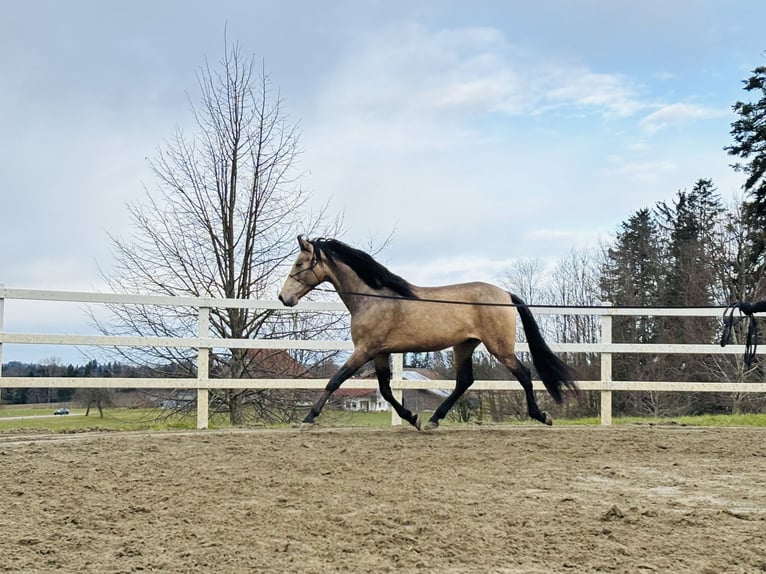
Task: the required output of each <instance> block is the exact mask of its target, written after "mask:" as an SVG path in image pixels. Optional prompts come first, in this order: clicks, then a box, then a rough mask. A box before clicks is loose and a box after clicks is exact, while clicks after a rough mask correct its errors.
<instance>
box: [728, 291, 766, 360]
mask: <svg viewBox="0 0 766 574" xmlns="http://www.w3.org/2000/svg"><path fill="white" fill-rule="evenodd" d="M743 308H744V309H745V311H746V312H745V313H743V312H742V311H743ZM749 310H750V307H749V306H747V305H744V304H743V303H742V302H740V301H737V302H736V303H732V304H731V305H729V306H728V307H726V309H725V310H724V312H723V331H722V332H721V346H722V347H725V346H726V345H728V344H729V343H731V336H732V331H733V330H734V327H735V326H736V325H738V324H739V323H740V322H741V321H742V320H743V319H744V318H745V317H747V318H749V319H750V323H749V324H748V326H747V335H746V337H745V355H744V361H745V366H746V367H747V368H748V369H749V368H750V367H751V366H752V364H753V362H754V361H755V353H756V351H757V350H758V321H757V319H756V318H755V315H753V314H752V313H748V312H747V311H749ZM735 311H739V316H738V317H735V316H734V312H735Z"/></svg>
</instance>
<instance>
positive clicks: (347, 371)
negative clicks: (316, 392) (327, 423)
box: [303, 349, 370, 424]
mask: <svg viewBox="0 0 766 574" xmlns="http://www.w3.org/2000/svg"><path fill="white" fill-rule="evenodd" d="M369 360H370V356H369V355H368V354H367V353H366V352H363V351H358V350H356V349H355V350H354V352H353V353H351V356H350V357H349V358H348V360H347V361H346V362H345V363H343V366H342V367H341V368H340V370H339V371H338V372H337V373H335V374H334V375H333V376H332V378H331V379H330V382H328V383H327V386H326V387H325V389H324V391H323V392H322V394H321V395H320V396H319V398H318V399H317V401H316V402H315V403H314V406H313V407H311V410H310V411H309V414H307V415H306V418H305V419H303V422H304V423H306V424H313V423H314V419H315V418H317V417H318V416H319V413H321V412H322V409H323V408H324V405H325V403H326V402H327V399H329V398H330V395H332V394H333V393H334V392H335V391H337V390H338V387H340V386H341V385H342V384H343V381H345V380H346V379H348V378H349V377H351V376H352V375H353V374H354V373H356V372H357V371H358V370H359V369H360V368H361V367H362V365H364V364H365V363H366V362H367V361H369Z"/></svg>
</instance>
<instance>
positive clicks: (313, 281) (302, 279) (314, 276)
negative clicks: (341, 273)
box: [279, 236, 326, 307]
mask: <svg viewBox="0 0 766 574" xmlns="http://www.w3.org/2000/svg"><path fill="white" fill-rule="evenodd" d="M298 245H299V246H300V251H299V252H298V258H297V259H296V260H295V263H293V266H292V269H290V273H289V275H288V276H287V279H285V284H284V285H283V286H282V290H281V291H280V292H279V300H280V301H282V303H283V304H284V305H286V306H287V307H293V306H295V305H297V304H298V301H300V300H301V297H303V296H304V295H305V294H306V293H308V292H309V291H311V290H312V289H313V288H314V287H316V286H317V285H319V284H320V283H321V282H322V281H324V280H325V279H326V277H325V269H324V265H323V264H322V263H321V262H320V260H319V254H318V253H317V250H316V249H315V248H314V244H313V243H311V241H309V240H308V239H306V238H304V237H303V236H298Z"/></svg>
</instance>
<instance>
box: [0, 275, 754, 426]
mask: <svg viewBox="0 0 766 574" xmlns="http://www.w3.org/2000/svg"><path fill="white" fill-rule="evenodd" d="M14 301H51V302H73V303H85V304H88V305H108V304H119V305H159V306H184V307H192V308H196V309H197V310H198V317H199V319H198V330H197V336H196V337H193V338H176V337H136V336H105V335H72V334H48V333H13V332H8V331H6V330H5V328H4V323H3V315H4V309H5V308H6V306H8V305H12V304H13V302H14ZM221 307H224V308H248V309H280V310H285V307H283V306H282V304H281V303H280V302H278V301H249V300H240V299H212V298H204V297H201V298H200V297H197V298H195V297H162V296H148V295H145V296H140V295H121V294H103V293H87V292H68V291H44V290H33V289H10V288H5V287H4V286H3V285H0V368H1V365H2V350H3V344H25V345H27V344H28V345H70V346H96V347H107V348H108V347H144V348H146V347H184V348H192V349H196V352H197V364H198V367H199V368H198V376H197V378H194V379H192V378H117V377H110V378H95V377H94V378H81V377H34V378H31V377H3V376H2V372H1V371H0V392H2V389H3V388H23V387H29V388H39V387H50V388H99V387H100V388H142V389H148V388H153V389H158V388H168V389H196V391H197V427H198V428H200V429H204V428H207V426H208V391H209V390H210V389H235V388H249V389H256V388H258V389H322V388H324V386H325V385H326V383H327V381H326V379H211V378H209V376H208V371H209V353H210V349H214V348H227V349H234V348H238V349H286V350H289V349H311V350H351V349H352V348H353V345H352V343H351V342H350V341H348V340H332V341H318V340H288V339H278V340H275V339H221V338H216V337H210V335H209V325H210V323H209V318H210V309H212V308H221ZM290 311H291V312H301V311H338V312H346V309H345V307H343V305H342V304H341V303H327V302H324V303H320V302H315V303H307V302H301V303H300V304H299V305H298V306H297V307H294V308H292V309H290ZM533 311H534V313H535V314H536V315H555V314H559V315H596V316H600V321H601V341H600V342H599V343H559V344H557V343H551V344H550V346H551V348H552V349H553V350H554V351H556V352H580V353H599V354H600V355H601V377H600V379H599V380H597V381H578V384H579V386H580V388H581V389H582V390H590V391H600V397H601V424H602V425H609V424H611V421H612V392H614V391H682V392H731V393H743V392H755V393H763V392H766V383H764V382H760V383H736V382H729V381H712V382H685V381H675V382H657V381H613V380H612V355H613V354H614V353H648V354H663V353H682V354H727V355H730V354H735V355H741V354H742V353H743V352H744V347H743V346H742V345H729V346H727V347H724V348H721V347H720V346H719V345H714V344H711V345H688V344H673V345H653V344H643V345H641V344H618V343H612V317H614V316H618V315H633V316H639V315H640V316H687V317H688V316H694V317H720V316H721V315H722V310H721V309H716V308H709V309H623V308H611V307H609V306H607V305H605V306H604V307H602V308H596V309H594V308H566V309H562V308H556V307H535V308H534V309H533ZM517 349H518V350H519V351H527V350H528V348H527V346H526V344H523V343H520V344H518V346H517ZM391 386H392V388H393V389H394V393H395V395H397V397H398V398H399V400H401V394H402V390H404V389H451V388H453V386H454V381H451V380H450V381H447V380H437V381H433V380H431V381H404V380H403V379H402V356H401V355H396V356H394V359H393V378H392V381H391ZM376 387H377V381H375V380H370V379H351V380H348V381H346V382H345V383H344V388H362V389H374V388H376ZM534 387H535V389H536V390H544V387H543V386H542V383H541V382H539V381H535V382H534ZM472 389H475V390H501V391H504V390H515V391H518V390H520V386H519V384H518V382H516V381H515V380H513V381H511V380H507V381H484V380H479V381H476V382H475V383H474V385H473V387H472ZM391 422H392V424H401V420H400V419H399V417H398V416H397V415H396V413H394V412H393V410H392V419H391Z"/></svg>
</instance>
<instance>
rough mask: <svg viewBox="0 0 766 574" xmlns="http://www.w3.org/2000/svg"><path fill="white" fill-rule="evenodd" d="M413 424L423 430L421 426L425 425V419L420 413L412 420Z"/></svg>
mask: <svg viewBox="0 0 766 574" xmlns="http://www.w3.org/2000/svg"><path fill="white" fill-rule="evenodd" d="M410 424H412V426H414V427H415V428H416V429H418V430H423V429H422V428H421V427H422V426H423V421H422V420H421V418H420V415H415V419H414V420H412V421H411V422H410Z"/></svg>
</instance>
